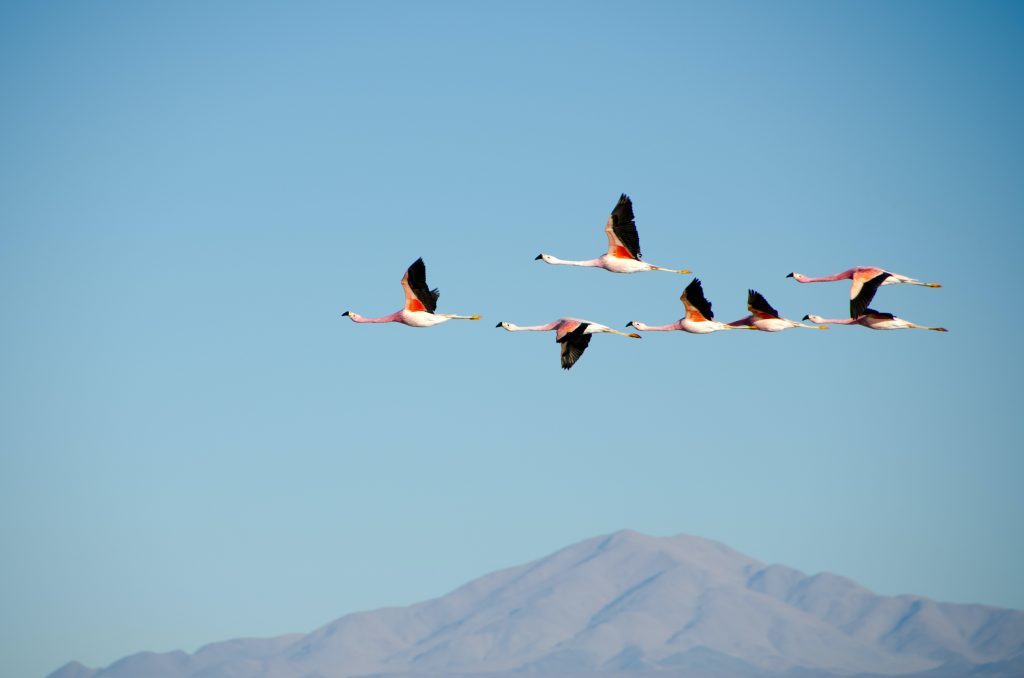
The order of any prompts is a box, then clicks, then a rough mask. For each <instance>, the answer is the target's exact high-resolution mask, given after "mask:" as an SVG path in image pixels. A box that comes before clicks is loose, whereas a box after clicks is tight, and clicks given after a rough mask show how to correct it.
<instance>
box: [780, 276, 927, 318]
mask: <svg viewBox="0 0 1024 678" xmlns="http://www.w3.org/2000/svg"><path fill="white" fill-rule="evenodd" d="M882 273H886V274H888V276H889V277H888V278H886V279H885V281H884V282H882V283H881V284H883V285H899V284H900V283H908V284H910V285H922V286H924V287H942V285H940V284H939V283H926V282H921V281H920V280H914V279H913V278H909V277H907V276H905V275H900V274H899V273H893V272H892V271H886V270H885V269H884V268H875V267H872V266H855V267H853V268H851V269H849V270H848V271H843V272H842V273H836V274H835V275H826V276H824V277H822V278H809V277H807V276H806V275H804V274H803V273H790V274H788V275H787V276H786V277H787V278H793V279H794V280H796V281H797V282H800V283H813V282H832V281H833V280H847V279H852V280H853V283H852V284H851V285H850V299H851V306H850V315H853V316H856V315H859V313H858V312H855V311H854V309H853V306H852V300H853V299H855V298H856V297H857V295H858V294H860V290H861V287H863V285H864V283H866V282H867V281H868V280H871V279H872V278H874V277H876V276H878V275H880V274H882ZM859 310H860V311H863V310H864V308H861V309H859Z"/></svg>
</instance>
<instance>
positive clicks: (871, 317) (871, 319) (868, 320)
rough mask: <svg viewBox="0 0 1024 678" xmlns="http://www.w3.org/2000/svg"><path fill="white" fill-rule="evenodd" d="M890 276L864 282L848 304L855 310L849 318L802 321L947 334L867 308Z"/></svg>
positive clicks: (883, 275)
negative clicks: (931, 331) (855, 296)
mask: <svg viewBox="0 0 1024 678" xmlns="http://www.w3.org/2000/svg"><path fill="white" fill-rule="evenodd" d="M890 275H891V274H890V273H886V272H885V271H883V272H882V273H879V274H878V275H876V276H875V277H874V278H871V279H870V280H868V281H866V282H865V283H864V285H863V287H862V288H861V290H860V293H859V294H858V295H857V298H856V299H854V300H853V301H851V302H850V308H851V310H852V309H853V308H854V307H856V308H857V309H859V310H857V311H856V312H855V313H853V314H852V315H851V317H849V318H841V319H833V318H822V317H821V316H819V315H811V314H808V315H805V316H804V320H810V321H811V322H815V323H825V324H828V325H862V326H864V327H866V328H868V329H869V330H912V329H913V330H933V331H935V332H947V331H948V330H947V329H946V328H945V327H925V326H924V325H915V324H914V323H912V322H909V321H907V320H904V319H903V318H897V317H896V316H894V315H893V314H892V313H881V312H879V311H876V310H874V309H873V308H868V306H869V305H870V304H871V300H872V299H873V298H874V296H875V292H877V291H878V288H879V287H880V286H882V285H884V284H885V281H886V280H887V279H888V278H889V276H890Z"/></svg>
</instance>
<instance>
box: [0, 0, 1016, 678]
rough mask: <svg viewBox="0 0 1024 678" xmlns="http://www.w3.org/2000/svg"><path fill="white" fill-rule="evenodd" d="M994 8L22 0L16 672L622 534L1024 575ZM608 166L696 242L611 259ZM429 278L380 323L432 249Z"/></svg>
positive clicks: (274, 629) (677, 240)
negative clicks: (695, 309) (562, 363)
mask: <svg viewBox="0 0 1024 678" xmlns="http://www.w3.org/2000/svg"><path fill="white" fill-rule="evenodd" d="M1022 45H1024V12H1022V10H1021V7H1020V6H1019V5H1017V4H1013V3H1000V2H987V3H941V2H927V3H914V2H904V3H898V4H897V3H889V4H884V3H856V4H855V3H825V4H822V3H773V4H765V3H713V4H712V3H708V4H695V3H694V4H684V3H653V2H651V3H643V4H640V5H639V6H638V5H636V4H615V3H563V4H559V5H557V6H551V5H550V4H548V3H535V4H529V3H526V4H524V3H514V4H513V3H508V4H505V5H481V4H479V3H438V4H434V5H431V6H427V5H425V4H413V3H408V4H406V3H390V4H373V5H371V4H365V5H364V4H358V5H357V4H345V3H299V4H287V5H286V4H278V3H250V2H245V3H242V2H239V3H228V2H222V3H216V4H209V3H207V4H186V5H182V4H181V3H148V4H144V5H141V6H140V5H138V4H137V3H115V2H111V3H102V4H96V3H51V4H46V5H38V4H29V3H22V4H13V3H9V4H5V5H4V6H3V7H2V8H0V87H2V91H3V101H4V103H3V105H2V106H0V123H2V124H0V144H2V148H3V152H2V153H0V313H2V318H3V325H2V329H3V331H2V332H0V356H2V359H0V540H2V543H3V544H4V557H3V558H2V559H0V601H2V604H0V655H2V656H3V657H4V660H3V661H4V664H5V669H4V673H8V672H10V673H11V675H26V676H29V675H39V676H41V675H45V674H46V673H48V672H49V671H51V670H53V669H55V668H57V667H58V666H59V665H61V664H63V663H64V662H66V661H68V660H71V659H78V660H81V661H83V662H84V663H86V664H88V665H92V666H97V665H106V664H109V663H110V662H112V661H113V660H115V659H117V658H119V657H121V656H123V655H125V654H128V653H131V652H134V651H139V650H156V651H166V650H171V649H176V648H181V649H185V650H188V651H192V650H195V649H196V648H197V647H198V646H199V645H201V644H203V643H206V642H210V641H215V640H221V639H227V638H232V637H239V636H261V635H274V634H280V633H286V632H297V631H309V630H312V629H313V628H315V627H317V626H318V625H320V624H323V623H325V622H327V621H329V620H331V619H334V618H336V617H338V616H341V615H343V614H345V613H347V612H350V611H355V610H359V609H366V608H373V607H379V606H385V605H404V604H408V603H412V602H415V601H418V600H422V599H425V598H429V597H434V596H437V595H441V594H443V593H445V592H446V591H448V590H449V589H451V588H453V587H455V586H457V585H459V584H461V583H463V582H465V581H466V580H468V579H470V578H472V577H474V576H477V575H480V574H483V573H485V572H488V571H491V570H494V569H498V568H501V567H505V566H509V565H513V564H517V563H520V562H523V561H526V560H529V559H532V558H535V557H539V556H541V555H544V554H546V553H547V552H549V551H552V550H554V549H556V548H559V547H561V546H564V545H566V544H568V543H571V542H573V541H577V540H580V539H583V538H586V537H590V536H593V535H596V534H600V533H603V532H609V531H612V530H616V529H619V528H624V527H629V528H633V529H636V530H640V531H642V532H646V533H650V534H658V535H667V534H675V533H679V532H686V533H691V534H697V535H701V536H705V537H710V538H714V539H718V540H720V541H723V542H725V543H727V544H729V545H731V546H732V547H734V548H736V549H738V550H740V551H743V552H745V553H748V554H750V555H752V556H754V557H756V558H759V559H761V560H764V561H766V562H781V563H785V564H788V565H791V566H794V567H798V568H800V569H802V570H805V571H808V572H816V571H820V570H830V571H834V572H838V573H841V574H844V575H847V576H850V577H853V578H854V579H856V580H857V581H859V582H861V583H862V584H864V585H866V586H868V587H869V588H872V589H873V590H875V591H878V592H880V593H886V594H897V593H907V592H911V593H919V594H923V595H927V596H929V597H932V598H936V599H940V600H948V601H954V602H981V603H988V604H992V605H1000V606H1009V607H1016V608H1024V586H1022V580H1021V578H1020V572H1021V571H1024V534H1022V529H1021V524H1022V522H1021V519H1022V517H1024V492H1022V491H1021V478H1022V477H1024V461H1022V458H1021V454H1020V442H1019V441H1020V439H1021V434H1022V433H1024V431H1022V428H1024V427H1022V424H1021V419H1020V416H1019V402H1020V401H1019V386H1020V383H1021V379H1022V378H1024V370H1022V368H1021V360H1020V351H1019V341H1020V339H1019V337H1020V333H1021V330H1022V329H1024V327H1022V321H1021V319H1020V316H1019V314H1016V313H1015V309H1016V303H1017V301H1018V300H1017V298H1016V293H1017V292H1018V291H1019V289H1020V283H1019V279H1018V278H1019V271H1018V269H1019V262H1018V258H1019V255H1018V253H1019V251H1020V249H1021V245H1022V235H1021V233H1022V224H1021V216H1020V215H1021V213H1022V207H1024V204H1022V203H1024V199H1022V193H1021V191H1020V185H1021V178H1022V174H1021V158H1022V157H1024V132H1022V128H1021V125H1020V120H1022V119H1024V98H1022V97H1024V87H1022V85H1024V83H1022V73H1024V68H1022V67H1024V58H1022V57H1024V53H1022V47H1021V46H1022ZM621 192H627V193H629V194H630V195H631V196H632V197H633V200H634V204H635V208H636V215H637V224H638V226H639V230H640V237H641V244H642V246H643V251H644V254H645V257H646V258H647V259H648V260H650V261H652V262H654V263H656V264H660V265H663V266H671V267H686V268H690V269H692V270H693V271H694V272H695V273H696V274H697V276H698V277H700V278H701V279H702V280H703V282H704V289H705V292H706V294H707V296H708V298H709V299H710V300H711V301H712V303H713V304H714V308H715V311H716V316H717V317H718V318H720V319H722V320H726V321H728V320H733V319H735V318H738V317H741V316H742V315H744V313H745V298H746V290H747V288H748V287H753V288H756V289H758V290H760V291H761V292H762V293H764V294H765V296H766V297H767V298H768V300H769V301H770V302H771V303H772V304H773V305H774V306H775V307H776V308H778V309H779V310H780V311H781V312H782V314H783V315H785V316H789V317H795V318H800V317H802V316H803V315H804V314H805V313H818V314H821V315H825V316H833V317H839V316H841V315H842V314H843V312H844V310H845V309H846V305H847V290H848V285H847V283H833V284H827V285H826V284H822V285H798V284H796V283H794V282H793V281H792V280H787V279H785V278H784V276H785V274H786V273H788V272H790V271H793V270H796V271H800V272H802V273H805V274H808V275H825V274H830V273H834V272H837V271H840V270H843V269H845V268H848V267H850V266H853V265H857V264H866V265H877V266H884V267H888V268H891V269H892V270H895V271H897V272H899V273H903V274H907V275H911V276H914V277H918V278H922V279H927V280H937V281H939V282H942V283H943V284H944V287H943V288H942V289H940V290H930V289H924V288H912V287H910V286H900V287H896V288H886V289H883V290H882V291H881V292H880V293H879V296H878V298H877V300H876V304H875V306H876V308H879V309H880V310H887V311H891V312H894V313H896V314H898V315H900V316H901V317H905V318H908V319H910V320H913V321H915V322H919V323H922V324H926V325H944V326H946V327H948V328H949V329H950V332H949V333H948V334H945V335H940V334H937V333H930V332H890V333H882V332H869V331H867V330H864V329H862V328H844V327H837V328H833V329H832V330H830V331H828V332H804V331H796V330H794V331H790V332H786V333H782V334H777V335H769V334H763V333H754V332H742V333H741V332H736V333H728V334H721V335H710V336H691V335H681V334H680V333H671V334H658V335H649V336H647V337H645V338H644V340H643V341H642V342H636V341H631V340H624V339H620V338H618V337H608V336H598V337H596V338H595V339H594V341H593V342H592V343H591V346H590V349H589V350H588V352H587V354H586V355H585V356H584V358H583V359H582V360H581V361H580V362H579V363H578V364H577V365H576V367H575V368H574V369H573V370H572V371H571V372H569V373H565V372H563V371H562V370H560V369H559V368H558V349H557V347H556V345H555V343H554V341H553V338H552V337H551V336H550V335H547V334H517V335H512V334H508V333H505V332H503V331H501V330H497V329H495V328H494V324H495V323H496V322H498V321H500V320H508V321H511V322H514V323H518V324H537V323H543V322H547V321H549V320H552V319H554V318H557V317H559V316H562V315H573V316H578V317H584V318H589V319H592V320H594V321H597V322H602V323H605V324H609V325H612V326H615V327H621V326H623V325H625V323H626V322H628V321H629V320H642V321H644V322H647V323H652V324H661V323H668V322H671V321H673V320H675V319H676V318H678V317H679V315H680V314H681V307H680V305H679V302H678V301H677V299H678V296H679V293H680V291H681V289H682V286H683V285H685V283H686V282H687V281H688V279H689V278H683V277H681V276H672V275H669V274H649V275H634V276H623V275H612V274H609V273H606V272H604V271H596V270H579V269H570V268H567V267H552V266H546V265H544V264H543V263H541V262H536V261H534V260H533V258H534V256H536V254H537V253H538V252H541V251H544V252H549V253H551V254H554V255H556V256H559V257H562V258H568V259H588V258H591V257H594V256H597V255H598V254H600V253H601V252H602V251H603V247H604V242H605V241H604V236H603V233H602V232H601V231H602V228H603V224H604V221H605V219H606V217H607V214H608V212H609V211H610V209H611V208H612V206H613V205H614V204H615V201H616V199H617V197H618V195H619V193H621ZM420 256H422V257H423V258H424V259H425V261H426V263H427V272H428V281H429V282H430V283H431V285H433V286H437V287H439V288H440V289H441V291H442V296H441V300H440V306H439V310H440V311H442V312H449V313H480V314H482V315H483V316H484V320H483V321H482V322H480V323H455V322H453V323H448V324H446V325H443V326H440V327H436V328H432V329H429V330H416V329H411V328H407V327H401V326H357V325H353V324H352V323H350V322H348V320H347V319H345V318H342V317H341V316H340V314H341V312H342V311H344V310H346V309H352V310H355V311H358V312H360V313H363V314H365V315H384V314H386V313H390V312H392V311H394V310H396V309H397V308H398V307H399V305H400V304H401V300H402V296H401V289H400V287H399V285H398V283H399V279H400V278H401V276H402V274H403V272H404V270H405V268H406V267H407V266H408V265H409V264H410V263H411V262H412V261H413V260H415V259H416V258H417V257H420Z"/></svg>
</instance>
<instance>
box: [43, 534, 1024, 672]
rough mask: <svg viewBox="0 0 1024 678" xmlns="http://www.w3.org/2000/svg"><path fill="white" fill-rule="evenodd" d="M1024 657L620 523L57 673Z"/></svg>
mask: <svg viewBox="0 0 1024 678" xmlns="http://www.w3.org/2000/svg"><path fill="white" fill-rule="evenodd" d="M1021 657H1024V612H1020V611H1016V610H1007V609H1003V608H995V607H989V606H984V605H958V604H952V603H939V602H936V601H932V600H930V599H928V598H924V597H921V596H913V595H906V594H905V595H901V596H879V595H877V594H874V593H872V592H871V591H870V590H868V589H866V588H864V587H862V586H860V585H859V584H857V583H856V582H854V581H852V580H850V579H847V578H845V577H841V576H839V575H834V574H831V573H827V572H826V573H818V574H816V575H806V574H804V573H802V572H800V571H799V570H795V569H793V568H789V567H786V566H784V565H765V564H764V563H762V562H760V561H758V560H756V559H754V558H751V557H749V556H746V555H744V554H742V553H739V552H737V551H735V550H733V549H731V548H730V547H728V546H726V545H724V544H721V543H720V542H716V541H713V540H710V539H704V538H701V537H693V536H690V535H676V536H673V537H650V536H647V535H643V534H640V533H638V532H634V531H631V530H621V531H619V532H615V533H612V534H609V535H601V536H598V537H593V538H591V539H587V540H584V541H581V542H578V543H576V544H572V545H570V546H568V547H565V548H563V549H560V550H558V551H556V552H554V553H552V554H549V555H547V556H545V557H542V558H540V559H537V560H535V561H532V562H528V563H525V564H522V565H517V566H513V567H510V568H507V569H503V570H498V571H496V572H492V573H490V574H487V575H484V576H482V577H479V578H477V579H474V580H472V581H470V582H467V583H466V584H464V585H462V586H460V587H458V588H456V589H454V590H453V591H451V592H449V593H447V594H445V595H443V596H440V597H438V598H434V599H431V600H427V601H423V602H420V603H416V604H414V605H410V606H408V607H391V608H381V609H377V610H370V611H365V612H356V613H352V614H349V615H345V616H343V617H341V618H339V619H336V620H334V621H332V622H330V623H328V624H326V625H324V626H322V627H320V628H319V629H316V630H314V631H312V632H311V633H308V634H291V635H288V636H279V637H276V638H269V639H238V640H233V641H224V642H221V643H211V644H209V645H206V646H204V647H203V648H200V649H199V650H198V651H196V652H195V653H194V654H192V655H188V654H186V653H183V652H180V651H178V652H173V653H163V654H155V653H139V654H135V655H130V656H128V657H125V658H123V659H121V660H119V661H118V662H115V663H114V664H111V665H110V666H108V667H106V668H103V669H87V668H86V667H84V666H82V665H81V664H78V663H75V662H73V663H71V664H68V665H65V666H64V667H61V668H60V669H58V670H57V671H55V672H54V673H52V674H50V677H49V678H128V677H129V676H141V675H145V676H154V677H156V678H163V677H164V676H166V678H245V677H246V676H253V677H255V676H260V677H261V678H311V677H313V676H317V677H320V678H355V677H356V676H385V675H394V676H399V675H405V674H410V675H422V676H426V675H429V674H431V673H437V674H444V675H452V674H466V675H467V676H468V675H481V676H483V675H488V676H493V677H494V678H497V676H499V675H501V674H502V673H507V672H521V671H529V672H531V673H535V674H537V676H538V677H539V676H544V675H568V674H570V673H573V672H575V673H580V674H581V675H582V674H586V675H589V674H590V673H595V672H596V673H601V674H603V675H614V673H615V672H622V671H629V672H631V675H638V673H639V674H643V673H645V672H656V673H658V674H659V675H665V673H664V672H665V671H669V672H670V673H671V675H679V676H693V678H697V677H698V676H700V677H703V676H725V675H750V676H782V675H789V674H791V673H792V672H794V671H795V672H797V673H799V672H800V671H803V670H809V671H815V672H817V673H816V674H815V675H833V674H834V675H855V674H864V675H871V674H880V675H900V674H902V675H915V674H920V675H922V676H923V675H928V674H929V672H935V671H941V670H942V667H943V666H953V665H955V664H957V663H959V665H961V667H963V666H966V667H971V670H972V671H973V670H975V668H976V667H981V666H986V665H993V666H995V667H996V668H995V669H993V670H994V671H997V672H998V671H999V670H1002V669H1000V668H999V665H1000V663H1006V662H1010V664H1009V665H1012V663H1013V662H1014V661H1017V660H1018V659H1019V660H1020V663H1021V664H1022V665H1024V659H1021ZM979 670H980V669H979ZM794 675H796V674H794ZM935 675H938V674H935ZM986 675H987V674H986ZM993 675H996V674H993ZM939 678H941V676H940V677H939Z"/></svg>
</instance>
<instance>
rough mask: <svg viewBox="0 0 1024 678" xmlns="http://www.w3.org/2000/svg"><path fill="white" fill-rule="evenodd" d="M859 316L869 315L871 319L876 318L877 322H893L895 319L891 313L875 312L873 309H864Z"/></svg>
mask: <svg viewBox="0 0 1024 678" xmlns="http://www.w3.org/2000/svg"><path fill="white" fill-rule="evenodd" d="M861 315H869V316H871V317H872V318H876V319H878V320H895V319H896V316H894V315H893V314H892V313H882V312H881V311H876V310H875V309H873V308H865V309H864V313H862V314H861Z"/></svg>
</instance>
